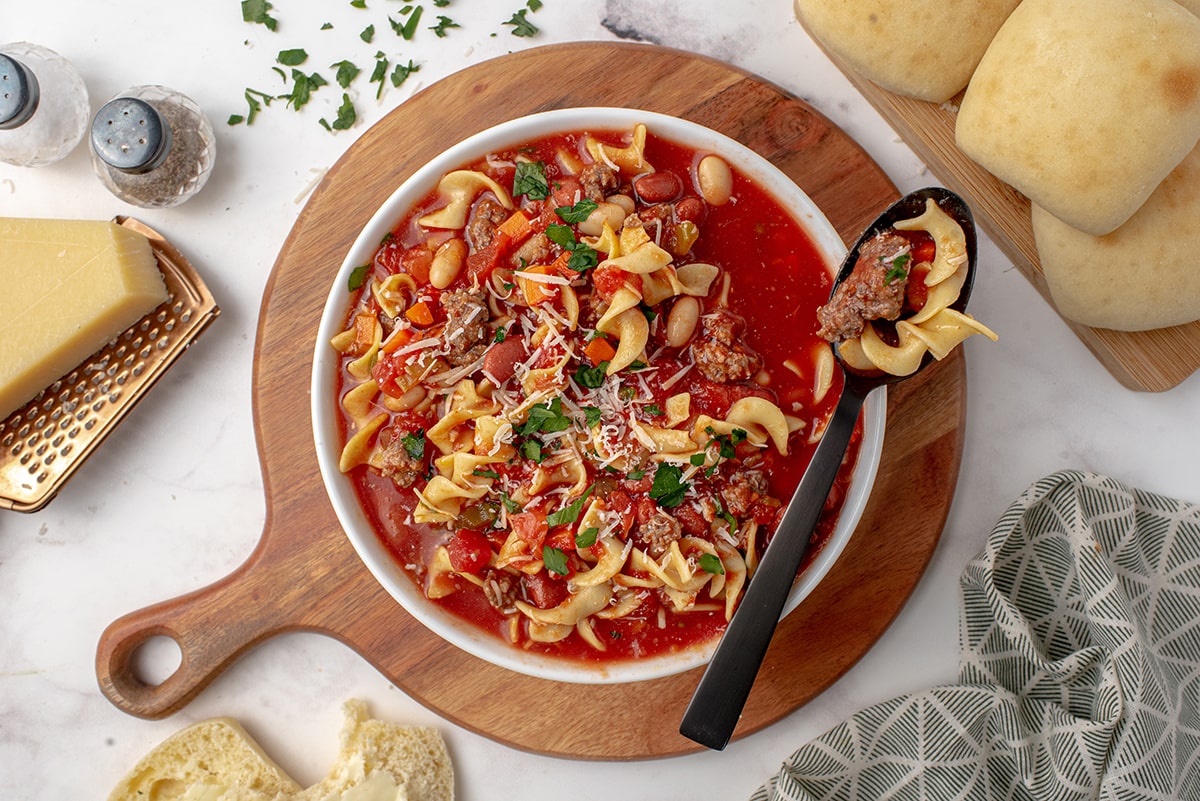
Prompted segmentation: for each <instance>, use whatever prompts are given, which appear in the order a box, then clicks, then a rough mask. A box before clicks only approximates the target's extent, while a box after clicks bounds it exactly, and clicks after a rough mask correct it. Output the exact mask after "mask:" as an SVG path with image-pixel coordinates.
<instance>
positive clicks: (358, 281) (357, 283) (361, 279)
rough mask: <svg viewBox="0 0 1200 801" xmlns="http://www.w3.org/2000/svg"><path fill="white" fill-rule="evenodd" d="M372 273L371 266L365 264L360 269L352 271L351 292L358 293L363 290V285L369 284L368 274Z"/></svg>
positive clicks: (356, 268)
mask: <svg viewBox="0 0 1200 801" xmlns="http://www.w3.org/2000/svg"><path fill="white" fill-rule="evenodd" d="M370 271H371V265H369V264H364V265H362V266H360V267H355V268H354V269H353V270H351V271H350V281H349V287H350V291H351V292H357V291H358V290H359V289H361V288H362V285H363V284H365V283H366V282H367V273H369V272H370Z"/></svg>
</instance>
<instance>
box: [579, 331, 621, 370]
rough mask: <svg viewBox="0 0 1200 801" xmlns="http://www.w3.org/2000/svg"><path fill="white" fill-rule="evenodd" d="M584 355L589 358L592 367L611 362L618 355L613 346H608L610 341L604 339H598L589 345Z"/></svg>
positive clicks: (584, 350)
mask: <svg viewBox="0 0 1200 801" xmlns="http://www.w3.org/2000/svg"><path fill="white" fill-rule="evenodd" d="M583 355H584V356H587V357H588V361H590V362H591V363H592V366H593V367H595V366H596V365H598V364H600V362H611V361H612V358H613V356H616V355H617V351H616V350H615V349H614V348H613V346H612V345H610V344H608V340H607V339H605V338H604V337H596V338H595V339H593V340H592V341H591V342H589V343H587V347H585V348H584V349H583Z"/></svg>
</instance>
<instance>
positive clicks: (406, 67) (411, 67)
mask: <svg viewBox="0 0 1200 801" xmlns="http://www.w3.org/2000/svg"><path fill="white" fill-rule="evenodd" d="M420 69H421V65H420V64H416V63H414V62H413V60H412V59H409V60H408V64H397V65H396V66H395V68H394V69H393V70H392V86H394V87H396V88H397V89H399V88H400V84H402V83H404V82H405V81H407V80H408V76H409V75H412V74H413V73H414V72H419V71H420Z"/></svg>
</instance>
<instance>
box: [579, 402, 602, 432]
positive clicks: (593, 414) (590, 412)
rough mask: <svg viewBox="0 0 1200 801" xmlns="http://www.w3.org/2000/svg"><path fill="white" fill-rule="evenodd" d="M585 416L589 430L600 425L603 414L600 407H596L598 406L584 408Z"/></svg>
mask: <svg viewBox="0 0 1200 801" xmlns="http://www.w3.org/2000/svg"><path fill="white" fill-rule="evenodd" d="M583 414H584V418H585V419H586V421H587V427H588V428H595V427H596V426H598V425H600V415H601V412H600V409H599V408H598V407H596V406H584V407H583Z"/></svg>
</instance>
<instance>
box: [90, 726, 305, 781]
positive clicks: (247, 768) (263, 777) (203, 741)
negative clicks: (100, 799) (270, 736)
mask: <svg viewBox="0 0 1200 801" xmlns="http://www.w3.org/2000/svg"><path fill="white" fill-rule="evenodd" d="M299 791H300V785H298V784H296V782H295V781H293V780H292V778H291V777H290V776H288V775H287V774H286V773H284V771H283V770H282V769H281V768H280V767H279V766H278V765H276V764H275V763H274V762H272V761H271V758H270V757H268V756H267V755H266V754H265V753H263V751H262V749H261V748H259V747H258V744H257V743H256V742H254V740H253V739H252V738H251V737H250V735H249V734H247V733H246V731H245V729H243V728H242V727H241V726H240V725H239V724H238V723H237V721H235V720H233V719H232V718H213V719H211V720H204V721H201V722H199V723H194V724H192V725H191V726H188V727H187V728H186V729H183V730H182V731H179V732H176V733H175V734H173V735H171V736H170V737H168V738H167V739H166V740H164V741H163V742H162V743H161V744H160V745H159V746H158V747H157V748H155V749H154V750H153V751H151V752H150V753H149V754H147V755H146V756H145V757H143V758H142V760H141V761H140V762H138V764H137V765H136V766H135V767H134V769H133V770H132V771H130V772H129V773H128V774H127V775H126V776H125V778H123V779H122V780H121V781H120V783H119V784H117V786H116V788H114V789H113V791H112V793H110V794H109V796H108V801H175V800H176V799H178V800H179V801H185V800H186V801H267V799H276V798H280V797H287V796H290V795H292V794H294V793H297V792H299Z"/></svg>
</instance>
